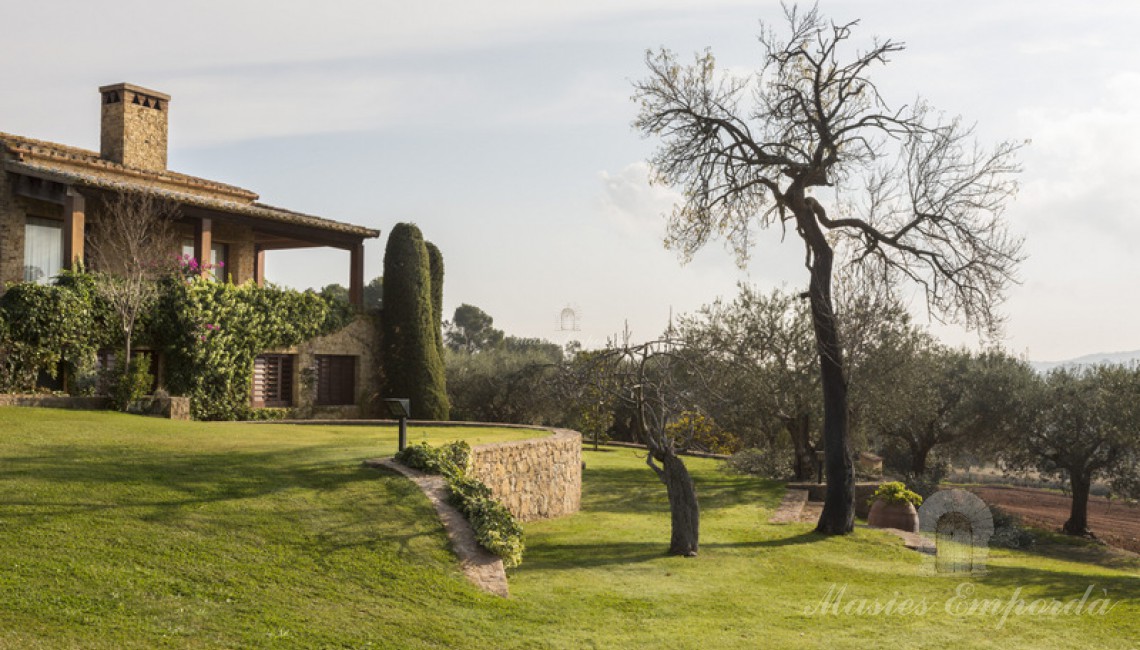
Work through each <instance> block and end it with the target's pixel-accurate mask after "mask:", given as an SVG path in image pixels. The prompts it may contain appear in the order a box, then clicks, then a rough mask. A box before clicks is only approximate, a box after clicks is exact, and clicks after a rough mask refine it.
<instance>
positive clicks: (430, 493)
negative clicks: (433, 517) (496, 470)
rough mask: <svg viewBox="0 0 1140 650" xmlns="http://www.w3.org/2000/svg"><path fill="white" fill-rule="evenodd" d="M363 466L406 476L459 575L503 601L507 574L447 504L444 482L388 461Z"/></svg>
mask: <svg viewBox="0 0 1140 650" xmlns="http://www.w3.org/2000/svg"><path fill="white" fill-rule="evenodd" d="M364 465H365V466H367V467H383V468H387V469H390V470H392V471H395V472H399V473H400V474H402V475H404V476H406V477H407V478H409V479H411V481H412V482H413V483H415V484H416V485H417V486H419V488H420V490H422V491H423V493H424V496H426V497H427V498H428V501H430V502H431V504H432V505H433V506H434V507H435V512H436V514H438V515H439V520H440V521H441V522H443V529H444V530H445V531H446V532H447V538H448V539H449V540H450V541H451V548H452V550H453V551H455V556H456V557H457V558H459V566H460V567H462V569H463V574H464V575H465V576H467V579H468V580H470V581H471V582H472V584H474V585H475V586H476V587H478V588H480V589H482V590H483V591H485V592H487V593H491V594H495V595H496V596H502V597H503V598H507V597H508V596H510V590H509V588H508V586H507V572H506V571H505V570H504V569H503V561H502V559H500V558H499V556H497V555H495V554H493V553H491V552H490V551H487V550H486V549H484V548H483V547H482V546H479V543H478V542H476V541H475V531H474V530H472V529H471V524H469V523H467V520H466V519H465V518H464V517H463V515H462V514H461V513H460V512H459V511H458V510H456V509H455V508H454V507H453V506H452V505H451V504H450V503H448V502H447V481H446V480H444V478H443V477H442V476H433V475H430V474H424V473H423V472H420V471H418V470H414V469H412V468H410V467H405V466H404V465H402V464H400V463H397V462H396V461H395V460H394V459H392V458H376V459H372V460H366V461H364Z"/></svg>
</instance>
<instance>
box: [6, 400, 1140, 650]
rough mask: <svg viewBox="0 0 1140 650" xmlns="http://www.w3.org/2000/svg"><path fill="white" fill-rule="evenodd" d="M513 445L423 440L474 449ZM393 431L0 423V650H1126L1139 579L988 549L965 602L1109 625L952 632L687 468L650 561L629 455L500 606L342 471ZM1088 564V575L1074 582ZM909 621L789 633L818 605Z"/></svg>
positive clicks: (640, 483)
mask: <svg viewBox="0 0 1140 650" xmlns="http://www.w3.org/2000/svg"><path fill="white" fill-rule="evenodd" d="M527 435H530V434H529V433H527V432H520V431H511V430H486V429H467V430H464V429H452V428H445V429H439V430H430V431H424V430H421V429H413V431H412V432H411V436H410V437H411V439H412V441H417V440H419V439H423V438H425V437H426V438H427V439H429V440H430V441H431V442H433V443H438V442H443V441H444V440H448V439H454V438H456V437H463V438H465V439H467V440H469V441H471V442H473V443H475V444H477V443H479V442H491V441H494V440H505V439H511V438H519V437H525V436H527ZM394 438H395V435H394V432H393V431H392V430H391V429H387V430H381V429H373V428H365V427H296V426H286V425H276V424H267V425H242V424H228V423H210V424H202V423H175V422H166V421H161V420H153V419H146V418H138V417H130V416H120V415H113V414H97V413H76V412H65V411H47V410H35V409H0V648H68V647H74V648H152V647H171V648H368V647H386V648H451V647H454V648H591V647H597V648H626V647H661V648H701V649H704V648H742V647H774V648H784V647H789V648H790V647H795V648H814V647H819V648H824V647H827V648H832V647H837V648H845V647H852V648H853V647H876V646H883V645H885V644H887V643H890V644H891V645H898V646H900V647H916V648H921V647H931V648H935V647H945V646H948V645H952V646H953V647H969V648H987V647H992V648H1002V649H1003V650H1005V649H1007V648H1019V647H1024V648H1042V647H1049V648H1063V647H1072V648H1078V647H1081V648H1083V647H1105V648H1133V647H1136V646H1137V639H1140V616H1138V614H1140V602H1138V600H1140V577H1138V575H1140V574H1138V569H1140V564H1137V563H1136V562H1135V561H1131V560H1117V561H1115V565H1110V563H1109V562H1108V561H1106V560H1105V558H1104V557H1103V556H1102V555H1101V554H1100V553H1098V551H1097V549H1095V548H1090V547H1085V546H1076V547H1073V546H1060V545H1050V546H1049V547H1048V548H1047V549H1046V550H1047V551H1048V554H1046V555H1041V554H1025V553H1014V552H994V553H992V554H991V561H990V566H991V571H990V573H989V574H988V575H986V576H983V577H979V578H976V579H974V580H972V581H969V583H968V584H970V585H972V587H973V588H974V589H975V590H976V591H975V596H978V597H984V598H994V599H1002V600H1003V601H1008V600H1009V599H1010V598H1011V596H1012V595H1013V594H1014V593H1015V590H1016V589H1018V588H1020V589H1021V591H1020V592H1016V593H1019V595H1020V597H1021V598H1023V599H1025V600H1026V601H1031V600H1032V599H1034V598H1041V597H1047V598H1053V597H1055V598H1059V599H1062V600H1068V599H1072V598H1076V597H1079V596H1080V595H1081V594H1082V593H1084V591H1085V589H1086V588H1087V587H1088V586H1089V585H1094V586H1095V589H1096V592H1097V593H1096V595H1094V596H1093V597H1094V598H1095V597H1097V596H1099V595H1101V592H1100V590H1101V589H1107V591H1108V596H1109V597H1110V598H1112V599H1113V602H1114V603H1117V605H1116V608H1115V609H1113V610H1112V611H1111V612H1110V613H1109V614H1108V615H1106V616H1080V617H1077V616H1059V617H1029V616H1016V615H1011V616H1009V617H1008V618H1007V619H1006V620H1005V622H1004V625H1000V627H999V623H1000V616H989V617H980V616H974V617H964V616H954V615H952V614H950V613H948V612H946V611H945V605H946V603H947V602H954V601H951V599H952V598H953V597H954V595H955V590H956V589H958V588H959V584H961V583H962V581H960V580H946V579H936V578H924V577H920V576H919V575H918V567H919V562H920V558H919V556H918V555H917V554H915V553H913V552H911V551H907V550H906V549H904V548H902V546H901V544H900V542H899V541H898V540H897V539H895V538H893V537H891V536H889V535H886V534H883V533H879V532H874V531H867V530H860V531H857V532H856V534H855V535H852V536H848V537H844V538H838V539H836V538H822V537H818V536H816V535H814V534H813V533H811V532H810V528H811V527H810V526H807V525H791V526H773V525H769V524H767V519H768V516H769V515H770V512H771V509H772V508H774V507H775V505H776V503H777V502H778V500H779V497H780V495H781V492H782V489H781V488H780V486H779V485H777V484H773V483H768V482H764V481H758V480H755V479H751V478H746V477H739V476H733V475H728V474H725V473H723V472H721V471H720V470H719V469H718V468H717V465H716V463H714V462H713V461H704V460H696V459H694V460H691V461H689V464H690V466H691V467H692V469H693V473H694V476H695V477H696V480H697V483H698V491H699V494H700V498H701V505H702V509H703V519H702V523H703V526H702V550H701V555H700V557H699V558H696V559H682V558H670V557H665V556H663V555H662V552H663V551H664V549H665V547H666V546H667V541H668V526H669V521H668V514H667V513H668V507H667V504H666V502H665V498H664V490H663V488H662V487H661V486H660V484H659V483H657V482H656V481H655V479H654V477H653V475H652V474H651V473H650V471H649V470H648V469H647V468H645V466H644V463H643V461H641V460H640V459H639V458H638V457H637V455H636V452H634V451H631V450H611V451H603V452H598V453H594V452H588V453H586V454H585V459H586V461H587V465H588V466H587V470H586V472H585V476H584V494H583V512H582V513H580V514H579V515H576V516H573V517H567V518H563V519H559V520H554V521H547V522H535V523H532V524H528V525H527V527H526V528H527V544H528V551H527V555H526V558H525V560H524V563H523V565H522V566H521V567H519V568H518V569H516V570H514V571H512V572H511V573H510V579H511V590H512V597H511V599H509V600H502V599H498V598H496V597H493V596H488V595H485V594H482V593H480V592H478V591H476V590H475V589H474V588H472V587H471V586H469V585H468V584H467V583H466V582H465V581H464V580H463V578H462V576H461V575H460V573H459V571H458V568H457V565H456V563H455V560H454V558H453V556H452V555H451V554H450V552H449V550H448V548H447V542H446V539H445V537H444V535H443V533H442V529H441V528H440V526H439V524H438V522H437V521H436V520H435V518H434V515H433V513H432V511H431V509H430V507H429V506H428V504H427V502H426V500H425V499H424V498H423V497H422V495H420V494H419V492H418V491H417V490H415V489H414V488H413V487H412V486H411V485H410V484H409V483H408V482H406V481H404V480H403V479H400V478H398V477H396V476H394V475H390V474H386V473H383V472H379V471H376V470H371V469H364V468H361V467H360V464H359V461H360V460H361V459H362V458H366V457H370V456H379V455H385V454H389V453H391V452H392V451H394V442H395V440H394ZM1079 560H1090V561H1095V562H1097V563H1091V562H1081V561H1079ZM832 585H836V588H837V589H839V588H843V587H844V586H846V590H845V591H844V596H843V600H842V601H841V606H842V605H843V604H846V603H848V602H852V601H855V600H856V599H859V598H863V599H868V600H877V601H880V602H882V603H884V604H885V603H886V602H887V601H889V600H890V599H891V598H895V599H896V600H899V599H902V598H910V599H912V600H914V601H920V600H925V602H926V603H927V604H928V608H929V611H928V612H927V613H926V614H925V615H923V616H915V615H898V614H896V615H880V616H861V615H855V614H850V615H846V614H843V613H840V614H839V615H831V614H828V615H814V616H813V615H805V613H804V612H805V608H810V607H813V606H817V605H818V603H819V602H820V600H821V599H823V598H824V597H825V595H826V594H827V592H828V590H829V589H830V588H831V587H832Z"/></svg>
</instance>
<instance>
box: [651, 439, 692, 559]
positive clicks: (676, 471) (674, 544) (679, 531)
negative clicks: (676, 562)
mask: <svg viewBox="0 0 1140 650" xmlns="http://www.w3.org/2000/svg"><path fill="white" fill-rule="evenodd" d="M650 458H653V455H652V454H651V455H650ZM657 460H659V461H660V462H661V467H660V468H658V467H656V466H654V465H652V464H651V465H650V466H651V467H653V469H654V471H656V472H657V476H658V477H659V478H660V479H661V482H662V483H664V484H665V490H666V492H667V493H668V495H669V513H670V515H671V519H672V534H671V536H670V539H669V554H670V555H684V556H686V557H693V556H695V555H696V554H697V551H698V550H699V544H700V528H701V508H700V505H699V504H698V503H697V489H696V486H695V485H693V478H692V477H691V476H690V475H689V470H688V468H687V467H685V462H684V461H682V460H681V459H680V458H678V457H677V455H676V454H674V453H673V452H672V451H667V452H666V453H664V454H661V455H660V456H658V458H657Z"/></svg>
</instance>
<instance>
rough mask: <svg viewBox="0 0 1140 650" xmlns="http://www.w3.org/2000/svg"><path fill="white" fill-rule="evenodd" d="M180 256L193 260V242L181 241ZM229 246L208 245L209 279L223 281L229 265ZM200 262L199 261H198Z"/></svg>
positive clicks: (188, 240)
mask: <svg viewBox="0 0 1140 650" xmlns="http://www.w3.org/2000/svg"><path fill="white" fill-rule="evenodd" d="M182 256H183V257H189V258H191V259H193V258H194V240H193V239H183V240H182ZM229 257H230V246H229V244H222V243H220V242H211V243H210V260H209V261H210V277H212V278H214V279H215V280H218V279H225V278H226V273H227V272H228V271H229V265H230V259H229ZM199 261H201V260H199Z"/></svg>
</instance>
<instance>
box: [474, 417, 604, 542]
mask: <svg viewBox="0 0 1140 650" xmlns="http://www.w3.org/2000/svg"><path fill="white" fill-rule="evenodd" d="M471 472H472V473H473V474H474V475H475V476H476V477H478V478H479V480H481V481H483V482H484V483H486V484H487V486H488V487H490V488H491V492H492V494H494V496H495V498H496V499H498V500H499V501H501V502H502V503H503V505H505V506H506V507H507V509H508V510H510V511H511V514H513V515H514V516H515V517H518V518H519V519H520V520H522V521H534V520H536V519H552V518H554V517H561V516H564V515H570V514H573V513H575V512H578V509H579V508H580V507H581V504H582V434H580V433H578V432H576V431H569V430H566V429H557V430H555V433H554V435H550V436H543V437H541V438H533V439H530V440H520V441H516V442H499V443H493V444H487V445H478V446H476V447H474V448H473V449H472V450H471Z"/></svg>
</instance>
